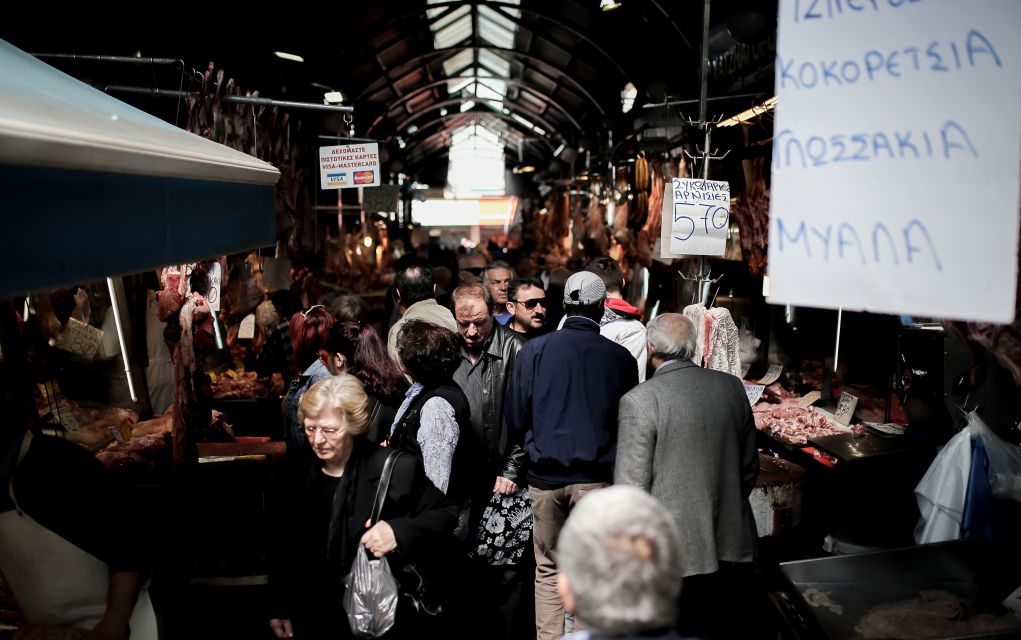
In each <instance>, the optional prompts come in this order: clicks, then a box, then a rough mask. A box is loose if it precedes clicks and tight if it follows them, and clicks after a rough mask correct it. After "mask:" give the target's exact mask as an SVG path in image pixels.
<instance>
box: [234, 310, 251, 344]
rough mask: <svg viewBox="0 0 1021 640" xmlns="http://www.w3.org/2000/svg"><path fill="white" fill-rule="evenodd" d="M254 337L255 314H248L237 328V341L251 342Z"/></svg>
mask: <svg viewBox="0 0 1021 640" xmlns="http://www.w3.org/2000/svg"><path fill="white" fill-rule="evenodd" d="M254 337H255V314H254V313H249V314H248V315H247V316H245V319H244V320H242V321H241V326H239V327H238V339H239V340H251V339H252V338H254Z"/></svg>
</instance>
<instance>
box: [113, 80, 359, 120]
mask: <svg viewBox="0 0 1021 640" xmlns="http://www.w3.org/2000/svg"><path fill="white" fill-rule="evenodd" d="M103 90H104V91H107V92H110V91H117V92H120V93H139V94H143V95H151V96H166V97H168V98H187V97H190V96H198V95H200V94H199V92H198V91H175V90H173V89H151V88H148V87H126V86H123V85H115V84H110V85H106V86H104V87H103ZM220 100H221V101H223V102H233V103H236V104H251V105H258V106H265V107H285V108H286V107H289V108H294V109H313V110H316V111H332V112H334V113H353V112H354V110H355V109H354V107H349V106H346V105H342V104H319V103H317V102H292V101H290V100H273V99H271V98H253V97H251V96H221V97H220Z"/></svg>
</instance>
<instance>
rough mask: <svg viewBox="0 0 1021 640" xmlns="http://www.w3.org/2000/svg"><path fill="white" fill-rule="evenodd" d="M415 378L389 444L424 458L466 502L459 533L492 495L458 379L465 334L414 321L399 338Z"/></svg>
mask: <svg viewBox="0 0 1021 640" xmlns="http://www.w3.org/2000/svg"><path fill="white" fill-rule="evenodd" d="M397 349H398V353H399V354H400V359H401V363H402V364H403V366H404V371H405V373H407V374H408V375H409V376H410V377H411V380H412V385H411V388H410V389H408V392H407V394H406V395H405V398H404V402H403V404H401V406H400V408H399V409H398V410H397V418H396V419H395V420H394V422H393V426H392V427H391V429H390V438H389V446H391V447H393V448H396V449H400V450H402V451H407V452H409V453H413V454H416V455H419V456H421V457H422V461H423V463H424V465H425V475H426V477H428V478H429V479H430V480H432V482H433V484H434V485H436V487H437V488H438V489H439V490H440V491H442V492H444V493H445V494H447V496H448V497H450V498H451V499H452V500H453V501H454V502H455V503H456V504H457V505H458V506H460V507H461V523H460V525H459V527H458V530H457V535H458V537H461V538H462V539H463V537H464V536H466V535H467V522H468V518H469V509H470V507H471V506H472V505H474V506H476V507H478V506H480V505H483V504H485V501H487V500H488V498H489V494H488V490H490V489H492V481H491V480H490V481H489V486H488V487H487V486H485V485H486V473H485V469H484V461H485V455H484V453H483V449H482V445H481V443H480V442H479V440H478V436H476V435H475V431H474V430H473V429H472V428H471V421H470V419H469V418H470V416H471V410H470V409H469V406H468V399H467V398H465V395H464V392H463V391H461V388H460V387H458V386H457V385H456V384H455V383H454V371H455V370H456V369H457V367H458V365H459V364H460V362H461V345H460V337H459V336H458V335H457V334H456V333H454V332H453V331H450V330H449V329H444V328H443V327H438V326H436V325H434V324H430V323H428V322H426V321H424V320H411V321H410V322H408V323H407V324H405V325H404V326H403V327H402V328H401V332H400V334H399V336H398V339H397Z"/></svg>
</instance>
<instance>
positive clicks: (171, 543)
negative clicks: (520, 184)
mask: <svg viewBox="0 0 1021 640" xmlns="http://www.w3.org/2000/svg"><path fill="white" fill-rule="evenodd" d="M0 59H2V63H0V68H2V69H3V71H2V72H0V96H2V98H0V194H2V195H0V198H2V201H3V208H4V216H3V219H2V222H0V225H2V227H3V229H2V233H0V236H2V237H3V238H4V242H3V243H2V248H0V261H2V262H3V264H4V265H6V266H5V268H4V269H3V270H2V273H0V343H2V356H0V357H2V361H0V369H2V374H3V384H4V388H5V395H6V397H7V399H8V401H9V402H11V403H13V408H12V409H11V414H10V415H8V416H7V417H8V420H7V421H6V422H7V424H5V425H4V428H5V429H10V430H14V429H15V428H16V425H18V424H25V423H27V424H28V425H30V426H32V428H34V429H35V430H36V431H37V432H40V433H44V434H49V435H54V436H57V437H60V438H65V439H67V440H68V441H70V442H73V443H75V444H77V445H80V446H81V447H82V448H84V449H85V450H87V451H88V452H90V453H91V454H94V455H95V457H96V459H98V461H99V462H100V463H102V464H103V465H104V466H105V467H106V468H107V469H108V470H109V471H110V472H112V473H113V474H114V475H116V476H117V477H119V478H120V479H121V480H122V486H124V487H128V488H129V489H128V491H129V493H126V494H124V495H121V496H109V498H108V499H109V500H116V501H118V503H120V504H121V506H122V508H123V511H124V513H125V514H130V515H129V516H128V517H129V518H130V519H131V520H132V521H133V523H134V524H137V525H138V529H139V530H140V531H144V532H145V535H146V539H145V541H144V545H145V546H146V547H147V548H149V549H150V555H151V556H152V557H153V562H154V563H155V564H154V576H155V577H154V580H153V582H152V584H151V585H150V587H149V592H150V593H151V595H152V599H153V600H154V601H155V602H156V603H157V610H158V611H159V610H162V611H163V612H165V613H163V614H161V615H165V616H166V617H167V619H168V620H173V619H176V620H178V621H180V620H183V619H186V617H183V616H180V615H176V616H175V607H184V608H187V607H189V606H193V605H194V603H195V602H196V601H200V600H201V598H202V597H205V596H204V595H203V593H201V591H200V590H201V589H202V588H203V587H202V585H203V583H204V582H205V581H208V580H209V579H210V578H218V577H222V576H225V575H226V576H230V575H232V573H231V572H233V575H246V576H250V575H259V574H264V573H265V571H264V569H263V568H262V567H261V566H259V562H260V555H259V553H260V549H261V547H260V545H259V540H258V535H259V532H260V531H262V530H263V529H264V528H263V527H262V526H261V523H260V522H259V521H258V520H257V517H258V514H260V513H261V507H262V492H263V489H264V488H265V484H266V477H267V475H266V474H267V470H268V460H269V457H270V456H272V455H275V454H278V453H279V452H280V451H282V445H280V446H276V447H275V446H273V445H266V444H262V442H263V441H265V442H268V441H269V440H270V435H272V434H271V433H270V430H271V429H272V428H277V421H275V420H274V419H273V414H272V411H267V408H269V409H270V410H272V409H275V410H276V411H277V412H278V413H279V394H280V393H282V391H283V381H282V380H281V379H279V375H277V377H276V378H273V377H272V376H266V377H259V376H258V375H257V374H256V373H255V372H254V371H251V372H249V371H244V370H243V369H241V368H240V366H239V365H238V364H237V363H235V362H234V360H233V358H232V357H231V351H230V348H229V345H228V343H229V342H230V341H231V334H230V332H229V331H228V329H227V328H226V327H224V325H223V323H222V322H221V320H220V319H219V317H220V316H221V315H222V314H223V312H225V311H226V310H227V309H228V308H230V309H231V310H232V311H236V312H239V311H240V310H244V311H248V309H240V306H243V305H244V304H245V301H244V300H243V299H244V297H245V295H246V291H245V287H246V286H250V281H251V278H252V274H251V263H252V262H254V263H255V264H258V260H257V259H256V258H252V259H251V261H249V259H248V257H247V255H248V253H249V252H250V251H252V250H253V249H255V250H257V249H259V248H263V247H272V246H273V245H274V244H275V242H276V230H275V214H274V190H275V189H274V185H275V184H276V182H277V180H278V177H279V172H278V171H277V169H276V168H274V167H273V166H272V165H271V164H269V163H267V162H263V161H261V160H259V159H257V158H255V157H253V156H251V155H248V154H245V153H241V152H239V151H235V150H233V149H230V148H227V147H225V146H223V145H220V144H217V143H214V142H211V141H209V140H205V139H202V138H201V137H199V136H196V135H192V134H191V133H188V132H186V131H183V130H182V129H180V128H178V127H175V126H173V125H171V124H168V123H166V122H164V121H163V120H160V119H158V118H155V117H153V116H150V115H148V114H146V113H143V112H141V111H139V110H137V109H135V108H134V107H131V106H129V105H127V104H125V103H123V102H121V101H119V100H116V99H114V98H111V97H110V96H108V95H106V94H104V93H102V92H100V91H97V90H96V89H93V88H92V87H90V86H88V85H85V84H82V83H81V82H79V81H77V80H74V79H73V78H71V77H69V76H67V75H65V74H63V73H61V72H59V71H57V70H56V69H54V68H52V67H50V66H49V65H47V64H45V63H43V62H41V61H39V60H37V59H36V58H34V57H32V56H30V55H28V54H26V53H23V52H22V51H20V50H18V49H16V48H14V47H12V46H11V45H8V44H7V43H5V42H2V41H0ZM251 306H252V309H251V310H254V304H252V305H251ZM233 307H239V309H236V310H235V309H234V308H233ZM234 331H235V333H236V327H235V329H234ZM239 369H240V370H239ZM231 403H234V406H232V405H231ZM244 403H248V404H257V405H258V407H259V408H258V409H256V410H253V409H251V408H250V407H248V406H245V404H244ZM238 405H240V408H238ZM252 415H260V416H261V417H260V419H259V420H257V421H256V420H253V419H251V416H252ZM238 416H243V417H238ZM235 423H237V424H236V426H237V427H238V428H237V430H235ZM246 429H247V430H248V431H247V432H246ZM263 432H265V433H264V434H263V435H264V436H265V437H254V438H253V437H252V436H253V435H254V434H262V433H263ZM12 433H13V431H12ZM246 433H247V434H248V435H249V437H250V438H251V439H254V440H256V441H257V442H255V443H246V442H245V440H246V439H245V437H244V436H245V434H246ZM67 490H68V491H72V490H73V488H72V487H70V486H69V487H68V488H67ZM232 519H234V521H232ZM81 526H87V524H82V525H81ZM239 528H243V529H239ZM139 542H141V541H131V543H132V544H136V543H139ZM17 590H18V589H17V585H15V591H17ZM0 603H2V604H0V622H2V624H3V625H4V628H7V629H10V628H12V627H17V626H18V625H19V624H20V614H19V613H18V608H17V605H15V604H13V601H12V599H11V592H10V590H9V587H8V585H7V583H6V581H3V580H0ZM22 631H23V632H24V633H30V631H29V630H26V629H23V630H22ZM163 632H164V633H168V634H169V633H174V629H173V627H172V624H171V625H170V626H168V625H167V624H164V625H163ZM168 637H169V636H168Z"/></svg>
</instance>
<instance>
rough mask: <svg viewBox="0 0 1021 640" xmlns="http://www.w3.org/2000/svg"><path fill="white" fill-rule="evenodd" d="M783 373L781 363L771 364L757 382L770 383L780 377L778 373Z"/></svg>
mask: <svg viewBox="0 0 1021 640" xmlns="http://www.w3.org/2000/svg"><path fill="white" fill-rule="evenodd" d="M781 373H783V365H782V364H771V365H769V370H768V371H766V375H764V376H762V377H761V378H760V379H759V384H765V385H770V384H773V383H774V382H776V381H777V380H779V379H780V374H781Z"/></svg>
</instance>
